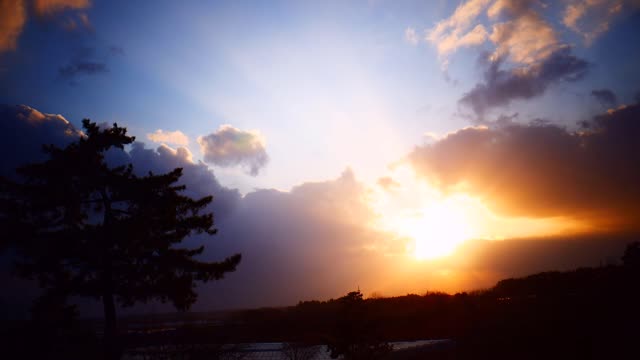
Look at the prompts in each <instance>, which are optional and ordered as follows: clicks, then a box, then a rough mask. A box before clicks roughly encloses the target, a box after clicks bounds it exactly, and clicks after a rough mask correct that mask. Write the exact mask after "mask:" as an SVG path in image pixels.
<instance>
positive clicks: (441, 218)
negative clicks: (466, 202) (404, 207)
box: [402, 200, 472, 259]
mask: <svg viewBox="0 0 640 360" xmlns="http://www.w3.org/2000/svg"><path fill="white" fill-rule="evenodd" d="M402 232H403V233H405V234H406V235H407V236H409V237H410V238H412V239H413V241H414V247H413V255H414V256H415V257H416V258H417V259H433V258H438V257H444V256H447V255H449V254H451V253H452V252H453V251H454V250H455V249H456V247H457V246H458V245H460V244H461V243H462V242H464V241H466V240H469V239H470V238H471V236H472V231H471V226H470V223H469V220H468V218H467V214H466V211H465V209H464V208H463V207H462V206H460V204H457V203H456V202H454V201H451V200H450V201H446V200H444V201H440V202H431V203H430V204H428V205H427V206H426V207H424V208H423V209H422V210H421V211H419V212H418V213H417V214H415V216H412V217H411V218H409V219H407V220H406V221H405V222H404V224H403V229H402Z"/></svg>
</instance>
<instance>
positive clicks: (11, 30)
mask: <svg viewBox="0 0 640 360" xmlns="http://www.w3.org/2000/svg"><path fill="white" fill-rule="evenodd" d="M90 6H91V3H90V2H89V0H35V1H34V2H33V6H32V7H28V6H27V4H26V1H24V0H3V1H1V2H0V53H2V52H7V51H13V50H15V49H16V48H17V43H18V38H19V37H20V34H21V33H22V29H23V28H24V26H25V24H26V23H27V20H28V11H27V10H29V9H31V8H32V9H33V11H34V13H35V15H36V16H38V17H40V18H42V19H45V20H47V19H50V18H53V17H54V16H55V15H57V14H59V13H61V12H64V11H66V10H75V11H79V10H83V9H87V8H89V7H90ZM60 24H61V25H62V26H63V27H65V28H67V29H69V30H74V29H76V28H79V27H83V28H86V29H91V22H90V21H89V18H88V16H87V14H86V13H79V14H78V15H77V19H73V18H69V17H67V18H66V21H62V22H61V23H60Z"/></svg>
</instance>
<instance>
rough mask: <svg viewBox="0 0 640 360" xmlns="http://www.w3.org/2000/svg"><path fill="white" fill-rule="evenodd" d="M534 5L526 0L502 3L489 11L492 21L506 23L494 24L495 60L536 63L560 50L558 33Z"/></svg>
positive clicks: (504, 1)
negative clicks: (497, 20)
mask: <svg viewBox="0 0 640 360" xmlns="http://www.w3.org/2000/svg"><path fill="white" fill-rule="evenodd" d="M535 4H536V2H535V1H527V0H500V1H496V2H495V3H494V4H493V5H492V6H491V7H490V8H489V10H488V11H487V14H488V16H489V18H491V19H494V20H495V19H503V20H504V21H502V22H499V23H496V24H494V25H493V28H492V32H491V35H490V36H489V39H490V40H491V41H492V42H493V43H494V44H495V46H496V49H495V51H494V53H493V55H492V59H494V60H496V59H505V58H506V59H507V60H509V61H511V62H513V63H516V64H533V63H536V62H539V61H544V60H545V59H546V58H548V57H549V56H551V54H553V53H554V52H555V51H557V50H558V49H559V48H560V47H561V45H560V43H559V41H558V38H557V35H556V32H555V30H554V29H553V28H552V27H551V25H549V23H547V22H546V21H545V20H544V19H543V18H542V16H541V15H540V13H539V12H538V11H537V10H536V9H535V7H534V5H535Z"/></svg>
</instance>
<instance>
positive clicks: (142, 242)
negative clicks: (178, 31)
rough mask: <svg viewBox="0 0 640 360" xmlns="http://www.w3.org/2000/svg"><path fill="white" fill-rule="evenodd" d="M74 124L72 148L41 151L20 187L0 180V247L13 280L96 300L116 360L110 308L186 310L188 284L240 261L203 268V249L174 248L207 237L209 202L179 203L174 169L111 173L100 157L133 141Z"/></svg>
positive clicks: (121, 132)
mask: <svg viewBox="0 0 640 360" xmlns="http://www.w3.org/2000/svg"><path fill="white" fill-rule="evenodd" d="M82 124H83V127H84V129H85V133H86V134H85V136H83V137H82V138H80V139H79V141H77V142H74V143H72V144H70V145H69V146H67V147H66V148H64V149H60V148H57V147H55V146H53V145H51V146H46V147H45V152H46V153H47V154H48V155H49V159H48V160H47V161H45V162H43V163H38V164H32V165H28V166H25V167H23V168H20V169H19V170H18V174H19V175H21V176H22V177H23V180H24V181H21V182H10V181H8V180H4V181H3V183H2V185H3V186H2V190H3V191H2V196H1V197H0V200H1V201H2V204H0V205H2V206H3V208H4V209H6V211H5V212H4V213H3V214H2V216H1V220H2V223H3V229H4V232H5V234H4V235H3V238H4V240H3V242H4V244H2V245H4V246H9V247H11V248H14V249H15V250H16V253H17V254H18V256H19V261H18V262H17V264H16V265H17V270H18V273H19V274H20V275H22V276H24V277H27V278H31V279H36V280H37V281H38V282H39V284H40V285H41V286H42V287H43V288H44V289H45V291H46V292H48V293H55V294H56V297H59V296H65V297H66V296H81V297H91V298H95V299H100V300H102V303H103V305H104V319H105V345H106V350H107V353H106V355H107V357H108V358H118V357H119V352H118V350H117V349H116V346H115V337H116V335H117V334H116V302H117V303H119V304H120V305H122V306H131V305H133V304H134V303H136V302H147V301H151V300H160V301H162V302H166V301H170V302H172V303H173V305H174V306H175V307H176V308H178V309H181V310H184V309H187V308H189V306H190V305H192V304H193V303H194V302H195V300H196V298H197V294H196V293H195V291H194V290H195V282H196V281H203V282H206V281H209V280H217V279H220V278H222V277H223V275H224V274H225V273H226V272H230V271H234V270H235V268H236V266H237V265H238V263H239V262H240V255H239V254H236V255H233V256H231V257H228V258H226V259H225V260H223V261H221V262H204V261H199V260H197V259H196V256H197V255H199V254H201V253H202V252H203V249H204V248H203V246H200V247H198V248H195V249H188V248H182V247H179V244H180V243H181V242H182V240H183V239H185V238H186V237H187V236H189V235H191V234H194V233H197V234H200V233H206V234H209V235H212V234H215V232H216V229H215V228H214V227H213V215H212V214H211V213H202V212H203V210H204V208H205V207H206V206H207V205H208V204H209V203H210V202H211V201H212V197H211V196H207V197H204V198H202V199H191V198H189V197H187V196H184V195H181V191H182V190H184V189H185V187H184V186H179V185H176V183H177V182H178V180H179V179H180V177H181V175H182V169H180V168H177V169H175V170H173V171H171V172H169V173H167V174H162V175H155V174H152V173H149V174H148V175H147V176H143V177H139V176H136V175H135V174H134V173H133V168H132V165H128V166H119V167H110V166H109V165H108V164H107V163H106V162H105V157H104V154H105V152H106V151H108V150H109V149H111V148H119V149H123V148H124V146H125V145H127V144H130V143H132V142H133V141H134V137H131V136H127V134H126V129H125V128H121V127H118V126H117V124H114V125H113V127H111V128H107V129H100V128H99V127H98V126H97V125H96V124H95V123H92V122H90V121H89V120H87V119H85V120H83V122H82Z"/></svg>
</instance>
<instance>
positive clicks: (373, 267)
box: [0, 106, 393, 310]
mask: <svg viewBox="0 0 640 360" xmlns="http://www.w3.org/2000/svg"><path fill="white" fill-rule="evenodd" d="M7 109H8V110H6V111H5V110H3V111H2V112H1V114H2V116H3V117H2V122H0V124H1V125H2V126H4V127H5V128H3V129H2V130H3V131H2V132H0V154H2V155H3V162H2V163H1V166H2V168H3V169H4V168H5V166H7V162H5V161H4V160H6V159H10V160H14V159H13V156H14V155H15V154H18V155H24V154H27V153H29V154H31V155H33V154H34V151H32V150H33V149H39V148H40V144H41V143H49V142H53V143H56V144H58V145H60V146H64V145H66V144H67V143H68V142H69V141H70V140H73V139H77V136H79V135H78V132H77V131H76V130H75V129H74V128H73V126H71V125H70V124H69V123H68V122H67V121H66V120H63V119H64V118H62V117H61V116H59V115H46V114H42V113H40V112H38V111H37V110H34V109H31V108H28V107H22V106H21V107H7ZM16 109H18V110H16ZM7 111H8V112H7ZM16 131H17V132H16ZM15 134H20V137H16V135H15ZM70 134H75V135H70ZM16 139H18V140H19V141H18V140H16ZM27 150H28V151H27ZM106 157H107V160H108V162H109V163H110V164H112V165H113V166H115V165H121V164H127V163H132V164H133V166H134V171H136V173H138V174H140V175H144V174H147V173H148V172H149V171H152V172H153V173H156V174H161V173H166V172H168V171H170V170H173V169H174V168H176V167H181V168H183V176H182V178H181V179H180V183H181V184H184V185H186V191H185V195H188V196H191V197H200V196H205V195H210V194H212V195H213V197H214V200H213V202H212V204H211V207H210V208H209V209H207V210H211V211H213V213H214V219H215V222H216V226H217V227H218V228H219V229H220V231H219V233H218V235H216V236H215V237H214V238H210V237H203V236H194V237H192V238H190V239H188V240H186V241H187V244H188V245H189V246H191V245H201V244H204V245H205V254H203V256H204V258H205V259H207V260H219V259H220V258H221V257H224V256H225V255H228V254H232V253H236V252H241V253H242V254H243V262H242V264H241V266H240V267H239V268H238V270H237V272H235V273H233V274H230V276H228V277H226V279H225V280H224V281H221V282H216V283H214V284H206V285H204V286H203V287H202V288H201V289H199V293H200V301H199V303H198V305H197V306H199V307H200V308H201V309H212V308H220V307H223V308H230V307H236V308H237V307H246V306H265V305H283V304H293V303H295V302H297V301H299V300H301V299H313V298H316V299H318V298H322V299H326V298H329V297H337V296H340V295H342V294H344V293H346V292H347V291H349V290H352V289H354V288H355V287H357V286H358V285H361V286H363V287H366V288H367V289H374V288H375V287H376V286H378V282H379V281H381V280H383V279H385V277H386V276H388V274H389V271H391V270H392V269H393V267H392V266H391V263H390V262H389V257H387V256H385V255H384V253H383V250H381V249H384V247H385V246H387V245H386V244H387V243H388V242H389V238H390V236H388V234H383V233H380V232H376V231H374V230H371V229H369V228H368V227H367V225H366V224H367V222H368V221H369V220H370V219H371V217H372V216H374V215H373V212H372V210H371V209H370V207H369V205H368V198H367V196H368V191H367V188H366V186H365V185H364V184H362V183H360V182H358V181H357V180H356V178H355V175H354V174H353V172H352V171H351V170H348V169H347V170H346V171H345V172H344V173H343V174H342V175H340V176H339V177H338V178H336V179H333V180H329V181H322V182H309V183H304V184H301V185H300V186H297V187H295V188H293V189H292V190H291V191H289V192H283V191H277V190H271V189H262V190H257V191H254V192H251V193H249V194H247V195H246V196H244V197H242V196H241V195H240V194H239V192H238V191H237V190H235V189H229V188H226V187H224V186H222V185H221V184H220V183H219V182H218V180H217V179H216V177H215V175H214V173H213V172H212V171H211V169H210V168H209V167H208V166H207V165H206V164H204V163H202V162H194V161H193V159H192V156H191V153H190V152H189V150H188V149H187V148H184V147H177V148H171V147H169V146H167V145H161V146H159V147H157V148H155V149H149V148H146V147H145V145H144V144H142V143H138V142H135V143H133V144H132V146H131V149H130V150H129V151H128V152H125V151H122V150H115V149H114V150H113V151H111V152H109V153H108V154H107V156H106ZM21 160H22V162H33V161H41V160H43V159H42V156H41V155H38V157H36V158H30V159H27V157H26V156H23V157H22V159H21ZM1 264H2V261H0V265H1ZM3 269H4V268H2V269H0V270H3ZM4 275H6V274H5V273H1V276H4ZM0 300H2V297H1V296H0ZM159 306H161V305H159ZM167 310H169V309H168V308H167Z"/></svg>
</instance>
